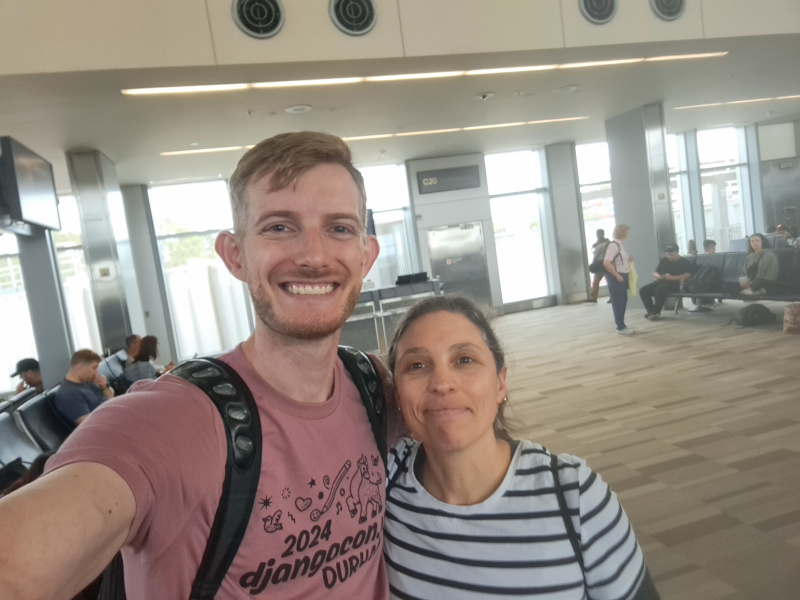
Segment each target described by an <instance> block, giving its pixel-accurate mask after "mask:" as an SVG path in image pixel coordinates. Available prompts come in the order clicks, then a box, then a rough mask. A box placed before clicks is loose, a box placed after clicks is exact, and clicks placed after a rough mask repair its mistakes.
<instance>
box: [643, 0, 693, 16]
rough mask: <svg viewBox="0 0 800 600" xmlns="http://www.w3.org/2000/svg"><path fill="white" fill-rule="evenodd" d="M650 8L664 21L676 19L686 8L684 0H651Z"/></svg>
mask: <svg viewBox="0 0 800 600" xmlns="http://www.w3.org/2000/svg"><path fill="white" fill-rule="evenodd" d="M650 8H652V9H653V12H654V13H656V16H657V17H658V18H659V19H661V20H663V21H674V20H675V19H677V18H678V17H680V16H681V15H682V14H683V11H684V9H685V8H686V2H685V1H684V0H650Z"/></svg>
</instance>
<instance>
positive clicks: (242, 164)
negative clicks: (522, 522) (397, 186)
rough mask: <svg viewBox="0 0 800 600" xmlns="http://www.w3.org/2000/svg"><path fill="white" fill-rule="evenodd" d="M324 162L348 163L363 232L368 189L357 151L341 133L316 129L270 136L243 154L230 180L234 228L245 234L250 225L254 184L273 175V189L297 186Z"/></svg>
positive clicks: (363, 232) (363, 231) (365, 224)
mask: <svg viewBox="0 0 800 600" xmlns="http://www.w3.org/2000/svg"><path fill="white" fill-rule="evenodd" d="M321 164H334V165H340V166H342V167H344V168H345V169H346V170H347V172H348V173H350V176H351V177H352V178H353V181H354V182H355V184H356V187H357V188H358V200H359V202H358V216H359V219H360V221H361V226H362V236H363V235H365V232H366V228H367V192H366V190H365V188H364V178H363V177H362V176H361V173H360V172H359V171H358V169H356V168H355V167H354V166H353V155H352V153H351V152H350V148H349V147H348V145H347V144H346V143H345V142H344V141H343V140H342V139H341V138H339V137H336V136H335V135H330V134H328V133H319V132H316V131H300V132H295V133H281V134H279V135H276V136H274V137H271V138H269V139H266V140H264V141H262V142H260V143H258V144H256V145H255V146H254V147H253V148H251V149H250V150H248V151H247V152H246V153H245V155H244V156H242V158H241V160H240V161H239V164H238V165H237V166H236V170H235V171H234V172H233V174H232V175H231V179H230V181H229V187H230V194H231V208H232V210H233V231H234V233H235V234H236V237H237V238H239V239H241V238H243V237H244V234H245V231H246V229H247V192H248V188H249V187H250V184H251V183H253V182H254V181H257V180H259V179H261V178H263V177H264V176H266V175H269V176H270V181H269V188H268V190H269V191H270V192H277V191H280V190H282V189H284V188H287V187H289V186H294V185H295V184H296V183H297V180H298V179H299V178H300V176H301V175H303V174H304V173H305V172H306V171H308V170H310V169H312V168H313V167H316V166H317V165H321Z"/></svg>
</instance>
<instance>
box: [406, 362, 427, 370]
mask: <svg viewBox="0 0 800 600" xmlns="http://www.w3.org/2000/svg"><path fill="white" fill-rule="evenodd" d="M424 366H425V365H424V364H422V363H421V362H412V363H409V364H408V365H406V371H419V370H420V369H422V368H423V367H424Z"/></svg>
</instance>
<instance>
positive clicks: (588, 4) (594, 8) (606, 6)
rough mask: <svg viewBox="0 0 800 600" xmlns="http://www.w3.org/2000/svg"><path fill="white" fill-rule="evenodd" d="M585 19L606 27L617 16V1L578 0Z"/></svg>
mask: <svg viewBox="0 0 800 600" xmlns="http://www.w3.org/2000/svg"><path fill="white" fill-rule="evenodd" d="M578 7H579V8H580V9H581V14H582V15H583V18H584V19H586V20H587V21H589V22H590V23H594V24H595V25H605V24H606V23H608V22H609V21H610V20H611V19H613V18H614V15H615V14H617V0H578Z"/></svg>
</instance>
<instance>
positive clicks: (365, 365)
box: [339, 346, 387, 468]
mask: <svg viewBox="0 0 800 600" xmlns="http://www.w3.org/2000/svg"><path fill="white" fill-rule="evenodd" d="M339 358H340V359H341V360H342V362H343V363H344V366H345V367H346V368H347V370H348V372H349V373H350V376H351V377H352V378H353V382H354V383H355V384H356V387H357V388H358V392H359V394H360V395H361V402H363V403H364V408H365V409H366V411H367V417H368V418H369V424H370V425H371V426H372V435H374V436H375V443H376V444H377V446H378V452H380V455H381V458H382V459H383V466H384V468H386V463H387V458H386V457H387V455H386V452H387V449H386V445H387V440H386V437H387V426H386V402H385V401H384V396H383V384H382V383H381V378H380V376H379V375H378V372H377V370H376V369H375V366H374V365H373V364H372V361H371V360H370V358H369V356H368V355H367V354H366V353H365V352H362V351H361V350H358V349H356V348H353V347H351V346H339Z"/></svg>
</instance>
